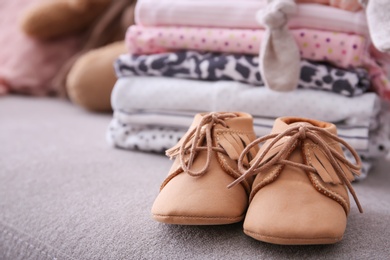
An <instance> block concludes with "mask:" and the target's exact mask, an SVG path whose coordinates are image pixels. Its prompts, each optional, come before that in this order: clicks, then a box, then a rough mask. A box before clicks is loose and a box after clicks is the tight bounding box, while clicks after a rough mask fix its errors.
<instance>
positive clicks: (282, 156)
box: [228, 124, 363, 213]
mask: <svg viewBox="0 0 390 260" xmlns="http://www.w3.org/2000/svg"><path fill="white" fill-rule="evenodd" d="M320 135H323V136H326V137H328V138H330V139H332V140H334V141H336V142H338V143H341V144H342V145H343V146H344V147H345V148H346V149H348V150H349V151H350V152H351V153H352V155H353V157H354V159H355V162H356V164H353V163H351V162H349V161H348V160H347V159H346V158H344V156H342V155H340V153H339V152H337V151H336V150H335V149H333V148H332V147H330V146H329V145H328V144H327V142H326V141H325V140H324V139H323V138H321V137H320ZM285 137H288V140H287V141H286V143H285V144H284V145H283V147H282V148H281V150H280V151H279V152H277V153H276V154H275V155H274V156H273V157H270V158H268V159H267V160H264V158H265V157H266V155H267V153H268V152H269V151H270V150H271V149H272V148H273V147H274V146H275V144H276V143H277V142H278V141H279V140H281V139H282V138H285ZM273 138H274V139H273ZM269 139H273V140H272V141H271V142H270V144H269V145H268V146H267V147H266V148H265V149H264V151H263V152H262V153H261V154H260V156H256V157H255V158H254V160H253V161H252V162H251V166H250V167H249V168H245V167H244V163H243V160H244V157H245V156H246V154H247V153H248V151H249V150H250V149H251V148H252V147H254V146H256V145H258V144H260V143H263V142H265V141H267V140H269ZM305 139H306V140H307V139H308V140H311V141H313V142H314V143H315V144H316V145H318V146H319V147H320V149H321V151H322V152H323V153H324V154H325V155H326V158H327V159H328V160H329V162H330V164H331V166H332V167H333V169H334V171H335V173H336V174H337V176H338V178H339V179H340V180H341V181H342V183H344V184H345V185H346V186H347V188H348V190H349V192H350V193H351V195H352V196H353V198H354V200H355V202H356V205H357V207H358V209H359V211H360V212H361V213H362V212H363V209H362V206H361V204H360V202H359V200H358V198H357V195H356V193H355V191H354V189H353V187H352V185H351V182H350V181H349V180H348V177H347V175H346V173H345V172H344V171H343V169H342V168H341V167H340V165H339V163H338V162H337V160H339V161H340V162H342V163H344V164H345V165H346V166H347V167H348V168H349V170H350V171H351V172H352V173H354V174H356V175H359V174H360V173H359V171H360V168H361V160H360V157H359V155H358V154H357V153H356V151H355V150H354V149H353V148H352V147H351V146H350V145H349V144H348V143H347V142H345V141H344V140H343V139H341V138H339V137H338V136H336V135H334V134H331V133H329V132H328V131H326V130H325V129H323V128H320V127H316V126H308V125H305V124H299V125H298V126H296V127H292V128H289V129H287V130H286V131H284V132H282V133H279V134H269V135H266V136H263V137H261V138H258V139H256V140H255V141H253V142H252V143H251V144H249V145H248V146H247V147H246V148H245V149H244V150H243V152H242V153H241V155H240V158H239V159H238V169H239V171H240V172H241V173H242V175H241V176H240V177H239V178H238V179H236V180H235V181H234V182H232V183H231V184H230V185H229V186H228V188H231V187H233V186H235V185H237V184H238V183H239V182H241V181H243V180H244V178H246V177H247V176H252V175H255V174H258V173H261V172H265V171H267V170H268V169H270V168H271V167H272V166H274V165H289V166H293V167H297V168H300V169H302V170H305V171H308V172H313V173H318V171H317V170H316V168H314V167H313V166H312V165H307V164H301V163H296V162H292V161H289V160H288V159H287V157H288V156H289V155H290V152H289V151H290V150H291V149H292V147H295V146H296V145H297V144H298V142H299V141H303V140H305Z"/></svg>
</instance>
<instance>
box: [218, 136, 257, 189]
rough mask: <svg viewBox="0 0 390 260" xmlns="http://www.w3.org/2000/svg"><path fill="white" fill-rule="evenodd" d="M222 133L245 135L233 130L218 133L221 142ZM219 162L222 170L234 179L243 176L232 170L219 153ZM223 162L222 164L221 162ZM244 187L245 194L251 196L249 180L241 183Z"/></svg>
mask: <svg viewBox="0 0 390 260" xmlns="http://www.w3.org/2000/svg"><path fill="white" fill-rule="evenodd" d="M222 132H226V133H228V132H235V133H245V132H240V131H233V130H231V131H218V132H217V133H216V134H215V135H216V137H215V138H216V139H217V141H220V136H221V133H222ZM217 160H218V162H219V165H220V166H221V167H222V169H223V170H224V171H225V172H226V173H227V174H229V175H230V176H231V177H233V178H234V179H237V178H239V176H241V175H240V174H239V173H238V172H237V171H235V170H234V169H232V168H231V167H230V166H229V164H228V162H227V161H226V159H225V158H224V157H223V156H220V154H219V153H217ZM221 161H222V162H221ZM235 175H237V176H235ZM240 184H241V185H242V186H243V188H244V190H245V192H246V193H247V194H248V195H249V194H250V190H251V187H250V184H249V183H248V180H246V179H245V180H244V181H243V182H241V183H240Z"/></svg>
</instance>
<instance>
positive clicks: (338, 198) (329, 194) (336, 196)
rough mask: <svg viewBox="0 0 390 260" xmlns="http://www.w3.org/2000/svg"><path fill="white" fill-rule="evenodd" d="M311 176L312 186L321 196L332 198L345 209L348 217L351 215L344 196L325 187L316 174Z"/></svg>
mask: <svg viewBox="0 0 390 260" xmlns="http://www.w3.org/2000/svg"><path fill="white" fill-rule="evenodd" d="M309 175H310V177H311V178H310V180H312V184H313V185H314V187H315V188H316V190H317V191H319V192H320V193H321V194H323V195H325V196H326V197H328V198H331V199H333V200H335V201H336V202H338V203H339V204H340V205H341V206H342V207H343V208H344V211H345V213H346V214H347V215H348V214H349V207H348V202H347V201H346V200H345V199H344V198H343V196H342V195H340V194H339V193H338V192H336V191H332V190H330V189H327V188H326V187H324V186H323V185H322V184H321V182H320V181H319V180H318V178H317V176H316V175H315V174H314V173H309Z"/></svg>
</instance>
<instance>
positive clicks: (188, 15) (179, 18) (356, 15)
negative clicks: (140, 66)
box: [135, 0, 368, 35]
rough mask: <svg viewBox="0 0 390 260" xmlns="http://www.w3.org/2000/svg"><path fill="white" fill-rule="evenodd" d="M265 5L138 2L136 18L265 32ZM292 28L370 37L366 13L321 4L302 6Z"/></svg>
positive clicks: (228, 0)
mask: <svg viewBox="0 0 390 260" xmlns="http://www.w3.org/2000/svg"><path fill="white" fill-rule="evenodd" d="M265 5H266V2H265V1H259V0H246V1H235V0H224V1H221V0H210V1H204V0H201V1H193V0H159V1H156V0H139V1H138V3H137V7H136V11H135V16H136V22H137V24H139V25H143V26H172V25H180V26H198V27H219V28H243V29H259V28H262V25H260V24H259V23H258V22H257V21H256V19H255V17H256V12H257V11H258V10H260V9H263V8H264V7H265ZM288 25H289V27H290V28H311V29H319V30H326V31H337V32H347V33H355V34H360V35H367V34H368V26H367V22H366V17H365V14H364V12H363V11H360V12H349V11H345V10H342V9H339V8H335V7H330V6H326V5H319V4H299V5H298V13H297V14H296V15H295V16H293V17H291V19H290V20H289V24H288Z"/></svg>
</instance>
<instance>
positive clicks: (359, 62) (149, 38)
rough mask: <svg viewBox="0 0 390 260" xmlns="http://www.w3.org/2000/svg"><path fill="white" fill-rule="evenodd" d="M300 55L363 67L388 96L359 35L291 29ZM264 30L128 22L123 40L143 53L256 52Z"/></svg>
mask: <svg viewBox="0 0 390 260" xmlns="http://www.w3.org/2000/svg"><path fill="white" fill-rule="evenodd" d="M291 32H292V34H293V35H294V38H295V40H296V42H297V44H298V46H299V49H300V53H301V57H302V58H304V59H308V60H314V61H328V62H331V63H333V64H334V65H336V66H338V67H341V68H351V67H364V68H366V69H367V70H368V72H369V75H370V77H371V80H372V82H373V86H374V87H375V89H376V91H377V92H378V93H379V94H381V95H382V96H383V97H387V98H388V99H390V83H389V81H388V80H387V77H386V75H385V72H384V70H383V69H382V68H381V67H379V66H378V65H377V64H376V63H375V61H374V60H373V59H372V58H371V56H370V53H369V43H370V42H369V41H368V40H366V39H365V38H363V37H361V36H359V35H349V34H345V33H337V32H328V31H319V30H310V29H295V30H292V31H291ZM263 33H264V31H263V30H251V29H221V28H200V27H197V28H196V27H183V26H175V27H142V26H137V25H135V26H130V27H129V29H128V31H127V35H126V43H127V47H128V50H129V52H130V53H132V54H147V53H159V52H167V51H172V50H182V49H184V50H198V51H214V52H225V53H243V54H258V53H259V49H260V44H261V40H262V36H263Z"/></svg>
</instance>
